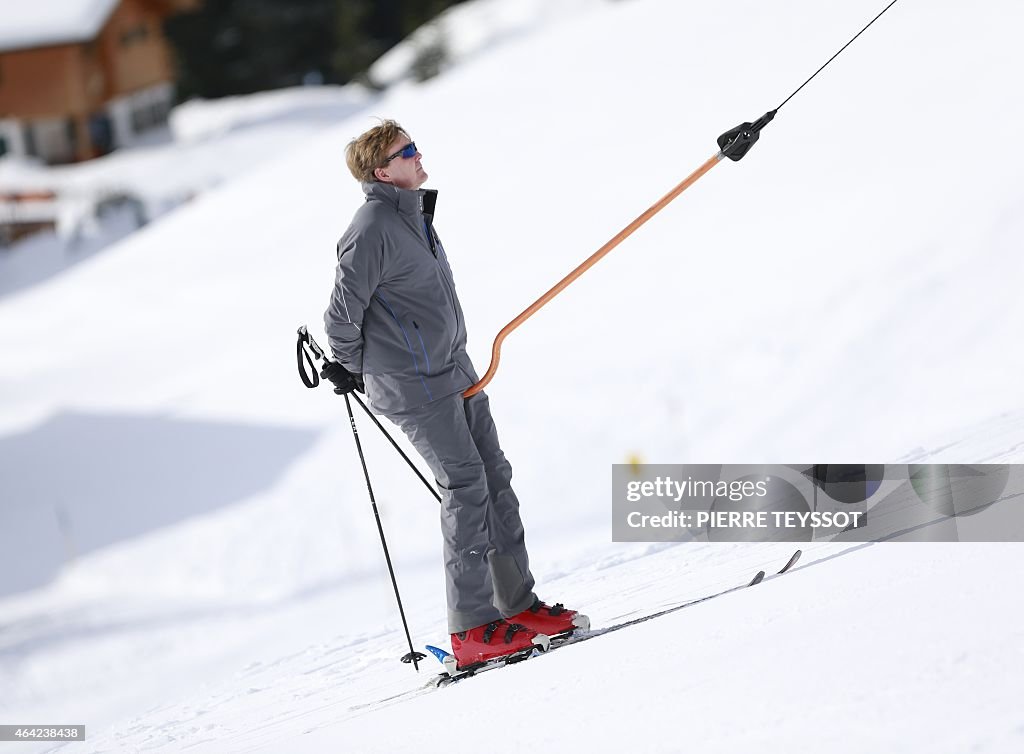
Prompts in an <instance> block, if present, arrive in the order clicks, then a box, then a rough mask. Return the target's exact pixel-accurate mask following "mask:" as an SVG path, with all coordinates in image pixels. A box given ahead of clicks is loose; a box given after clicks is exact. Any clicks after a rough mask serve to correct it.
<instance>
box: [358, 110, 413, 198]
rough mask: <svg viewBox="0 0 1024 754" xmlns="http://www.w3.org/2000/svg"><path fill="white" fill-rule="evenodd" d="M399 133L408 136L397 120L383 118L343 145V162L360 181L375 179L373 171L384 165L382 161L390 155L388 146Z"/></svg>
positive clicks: (370, 181)
mask: <svg viewBox="0 0 1024 754" xmlns="http://www.w3.org/2000/svg"><path fill="white" fill-rule="evenodd" d="M400 135H401V136H405V137H408V136H409V134H408V133H406V130H405V129H404V128H402V127H401V126H400V125H398V121H394V120H383V121H381V123H380V125H379V126H374V127H373V128H371V129H370V130H369V131H367V132H366V133H364V134H362V135H361V136H358V137H356V138H355V139H352V141H350V142H349V143H348V146H347V147H345V162H346V163H347V164H348V169H349V171H350V172H351V173H352V175H353V177H354V178H355V179H356V180H357V181H360V182H362V183H372V182H373V181H376V180H377V176H375V175H374V174H373V171H374V170H376V169H377V168H380V167H384V161H385V160H386V159H387V158H388V157H389V156H390V155H388V148H389V147H390V146H391V144H392V143H393V142H394V141H395V139H397V138H398V137H399V136H400Z"/></svg>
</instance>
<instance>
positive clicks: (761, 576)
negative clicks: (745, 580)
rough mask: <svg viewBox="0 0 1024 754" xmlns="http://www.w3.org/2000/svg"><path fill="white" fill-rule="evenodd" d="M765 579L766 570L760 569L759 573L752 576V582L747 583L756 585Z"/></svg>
mask: <svg viewBox="0 0 1024 754" xmlns="http://www.w3.org/2000/svg"><path fill="white" fill-rule="evenodd" d="M763 579H764V571H758V572H757V575H756V576H754V578H752V579H751V580H750V583H749V584H747V586H756V585H757V584H760V583H761V581H762V580H763Z"/></svg>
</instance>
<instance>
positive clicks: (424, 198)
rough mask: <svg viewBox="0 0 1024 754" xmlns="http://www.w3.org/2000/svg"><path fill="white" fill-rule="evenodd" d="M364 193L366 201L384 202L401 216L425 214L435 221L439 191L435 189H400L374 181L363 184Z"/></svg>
mask: <svg viewBox="0 0 1024 754" xmlns="http://www.w3.org/2000/svg"><path fill="white" fill-rule="evenodd" d="M363 193H364V194H366V201H368V202H369V201H375V200H376V201H382V202H385V203H386V204H388V205H389V206H392V207H394V208H395V209H397V210H398V212H399V214H403V215H412V216H415V215H417V214H424V215H426V216H427V217H428V218H429V219H431V220H432V219H433V215H434V207H435V205H436V204H437V191H436V190H435V189H417V190H416V191H412V190H410V189H402V188H398V187H397V186H395V185H394V184H391V183H381V182H380V181H373V182H372V183H364V184H363Z"/></svg>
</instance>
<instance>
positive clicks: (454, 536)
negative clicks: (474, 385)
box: [387, 393, 534, 633]
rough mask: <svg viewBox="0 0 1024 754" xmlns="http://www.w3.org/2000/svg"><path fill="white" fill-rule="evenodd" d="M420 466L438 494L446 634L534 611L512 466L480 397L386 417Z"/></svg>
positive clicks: (441, 401)
mask: <svg viewBox="0 0 1024 754" xmlns="http://www.w3.org/2000/svg"><path fill="white" fill-rule="evenodd" d="M387 417H388V418H389V419H390V420H391V421H393V422H394V423H395V424H397V425H398V426H399V427H401V429H402V431H403V432H405V434H406V436H407V437H408V438H409V440H410V441H411V442H412V444H413V447H415V448H416V450H417V451H418V452H419V454H420V455H421V456H423V460H425V461H426V462H427V465H428V466H429V467H430V470H431V472H432V473H433V474H434V478H435V479H436V480H437V486H438V489H439V491H440V493H441V532H442V534H443V537H444V566H445V591H446V594H447V598H448V630H449V632H450V633H457V632H459V631H466V630H468V629H470V628H474V627H476V626H481V625H483V624H485V623H489V622H491V621H494V620H498V619H499V618H501V617H505V618H507V617H509V616H511V615H515V614H516V613H519V612H522V611H523V610H525V609H527V608H528V607H530V606H531V605H532V604H533V601H534V593H533V585H534V580H533V575H532V574H531V573H530V561H529V557H528V556H527V553H526V542H525V539H524V533H523V522H522V520H521V519H520V518H519V500H518V499H516V495H515V493H514V492H513V491H512V485H511V482H512V466H511V464H509V462H508V460H506V458H505V454H504V453H503V452H502V451H501V446H500V445H499V444H498V432H497V429H496V428H495V426H494V420H493V419H492V418H491V410H490V405H489V403H488V399H487V396H486V395H485V394H484V393H477V394H476V395H474V396H473V397H472V398H470V399H469V400H466V399H464V398H463V397H462V395H461V394H460V393H456V394H455V395H451V396H448V397H447V398H441V399H439V400H436V401H433V402H431V403H428V404H426V405H424V406H420V407H418V408H414V409H410V410H408V411H402V412H399V413H394V414H388V415H387Z"/></svg>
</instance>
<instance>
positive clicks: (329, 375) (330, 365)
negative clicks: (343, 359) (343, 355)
mask: <svg viewBox="0 0 1024 754" xmlns="http://www.w3.org/2000/svg"><path fill="white" fill-rule="evenodd" d="M320 376H321V377H323V378H324V379H325V380H330V381H331V382H333V383H334V392H336V393H337V394H338V395H345V393H351V392H352V391H353V390H358V391H359V392H360V393H364V392H366V390H365V388H364V387H363V376H362V375H361V374H352V372H350V371H348V370H347V369H345V367H343V366H342V365H341V364H339V363H338V362H337V361H325V362H324V368H323V369H321V370H320Z"/></svg>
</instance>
